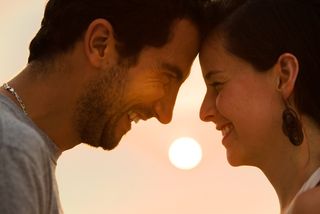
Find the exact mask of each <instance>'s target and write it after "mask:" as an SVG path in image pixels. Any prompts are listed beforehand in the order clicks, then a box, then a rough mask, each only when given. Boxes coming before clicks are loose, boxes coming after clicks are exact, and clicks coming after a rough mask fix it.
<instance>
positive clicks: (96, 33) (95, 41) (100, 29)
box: [84, 19, 115, 67]
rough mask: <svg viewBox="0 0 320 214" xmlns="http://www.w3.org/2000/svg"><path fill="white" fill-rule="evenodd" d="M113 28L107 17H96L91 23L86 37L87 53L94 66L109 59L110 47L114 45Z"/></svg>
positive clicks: (102, 63) (100, 64) (98, 65)
mask: <svg viewBox="0 0 320 214" xmlns="http://www.w3.org/2000/svg"><path fill="white" fill-rule="evenodd" d="M114 45H115V44H114V37H113V28H112V26H111V24H110V23H109V22H108V21H107V20H105V19H96V20H94V21H93V22H91V24H90V25H89V27H88V29H87V31H86V33H85V38H84V46H85V53H86V55H87V57H88V59H89V61H90V63H91V64H92V65H93V66H94V67H101V66H103V65H104V64H105V63H106V60H108V57H109V56H108V54H109V52H110V51H109V50H108V49H109V48H111V49H112V48H113V47H114Z"/></svg>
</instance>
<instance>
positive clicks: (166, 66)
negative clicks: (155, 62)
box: [161, 62, 183, 81]
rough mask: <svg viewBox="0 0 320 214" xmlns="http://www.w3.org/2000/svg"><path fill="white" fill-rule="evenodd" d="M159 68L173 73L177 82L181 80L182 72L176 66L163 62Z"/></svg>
mask: <svg viewBox="0 0 320 214" xmlns="http://www.w3.org/2000/svg"><path fill="white" fill-rule="evenodd" d="M161 67H162V68H164V69H166V70H168V71H170V72H171V73H173V75H174V76H175V77H176V78H177V79H178V80H179V81H182V80H183V72H182V70H181V69H180V68H179V67H178V66H176V65H173V64H170V63H166V62H164V63H162V64H161Z"/></svg>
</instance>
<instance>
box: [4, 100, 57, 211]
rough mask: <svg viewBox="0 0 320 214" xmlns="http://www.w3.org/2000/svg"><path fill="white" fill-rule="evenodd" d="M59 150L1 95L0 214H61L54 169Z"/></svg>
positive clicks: (16, 107)
mask: <svg viewBox="0 0 320 214" xmlns="http://www.w3.org/2000/svg"><path fill="white" fill-rule="evenodd" d="M60 155H61V150H60V149H59V148H58V147H57V146H56V145H55V144H54V143H53V142H52V141H51V140H50V139H49V138H48V136H47V135H46V134H45V133H43V132H42V131H41V130H40V129H39V128H38V127H37V126H36V125H35V124H34V123H33V122H32V121H31V119H30V118H29V117H27V116H26V115H25V114H24V113H23V111H22V110H21V109H20V107H19V106H17V105H16V104H15V103H14V102H12V100H10V99H9V98H7V97H5V96H3V95H1V94H0V213H1V214H61V213H63V211H62V209H61V205H60V199H59V193H58V187H57V181H56V176H55V168H56V163H57V160H58V157H59V156H60Z"/></svg>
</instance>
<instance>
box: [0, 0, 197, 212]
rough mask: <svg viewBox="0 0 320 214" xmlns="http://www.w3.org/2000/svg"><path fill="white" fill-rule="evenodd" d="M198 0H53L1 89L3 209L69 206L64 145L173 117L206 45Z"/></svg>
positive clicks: (104, 142) (108, 139)
mask: <svg viewBox="0 0 320 214" xmlns="http://www.w3.org/2000/svg"><path fill="white" fill-rule="evenodd" d="M200 8H201V7H200V6H199V4H198V3H197V2H196V0H194V1H192V0H105V1H102V0H49V1H48V3H47V6H46V9H45V14H44V18H43V20H42V23H41V29H40V30H39V32H38V33H37V35H36V36H35V38H34V39H33V40H32V42H31V44H30V56H29V61H28V65H27V66H26V68H25V69H24V70H23V71H22V72H21V73H20V74H18V76H16V77H15V78H14V79H12V80H11V81H9V82H8V83H5V84H4V85H3V86H2V88H1V89H0V213H2V214H6V213H10V214H11V213H15V214H18V213H24V214H28V213H30V214H36V213H62V209H61V207H60V202H59V196H58V190H57V185H56V179H55V167H56V161H57V159H58V157H59V155H60V154H61V152H63V151H65V150H68V149H71V148H73V147H74V146H76V145H78V144H80V143H87V144H89V145H92V146H94V147H102V148H103V149H106V150H111V149H113V148H114V147H116V146H117V144H118V143H119V141H120V139H121V137H122V136H123V135H124V134H125V133H126V132H128V131H129V130H130V128H131V122H132V121H135V122H137V121H138V120H140V119H142V120H147V119H149V118H151V117H156V118H157V119H158V120H159V121H160V122H161V123H165V124H166V123H169V122H170V120H171V118H172V111H173V107H174V103H175V99H176V96H177V93H178V89H179V87H180V85H181V84H182V83H183V81H184V80H185V79H186V78H187V76H188V74H189V71H190V68H191V65H192V62H193V60H194V58H195V56H196V55H197V52H198V46H199V40H200V37H199V27H197V26H199V23H200V22H199V21H200V14H201V11H200Z"/></svg>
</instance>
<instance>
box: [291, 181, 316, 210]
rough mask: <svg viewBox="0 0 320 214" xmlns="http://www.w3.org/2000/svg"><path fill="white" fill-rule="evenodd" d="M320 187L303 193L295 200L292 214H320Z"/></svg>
mask: <svg viewBox="0 0 320 214" xmlns="http://www.w3.org/2000/svg"><path fill="white" fill-rule="evenodd" d="M319 210H320V186H317V187H315V188H312V189H309V190H307V191H305V192H303V193H301V194H300V195H299V196H298V197H297V198H296V200H295V202H294V205H293V209H292V214H319Z"/></svg>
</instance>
